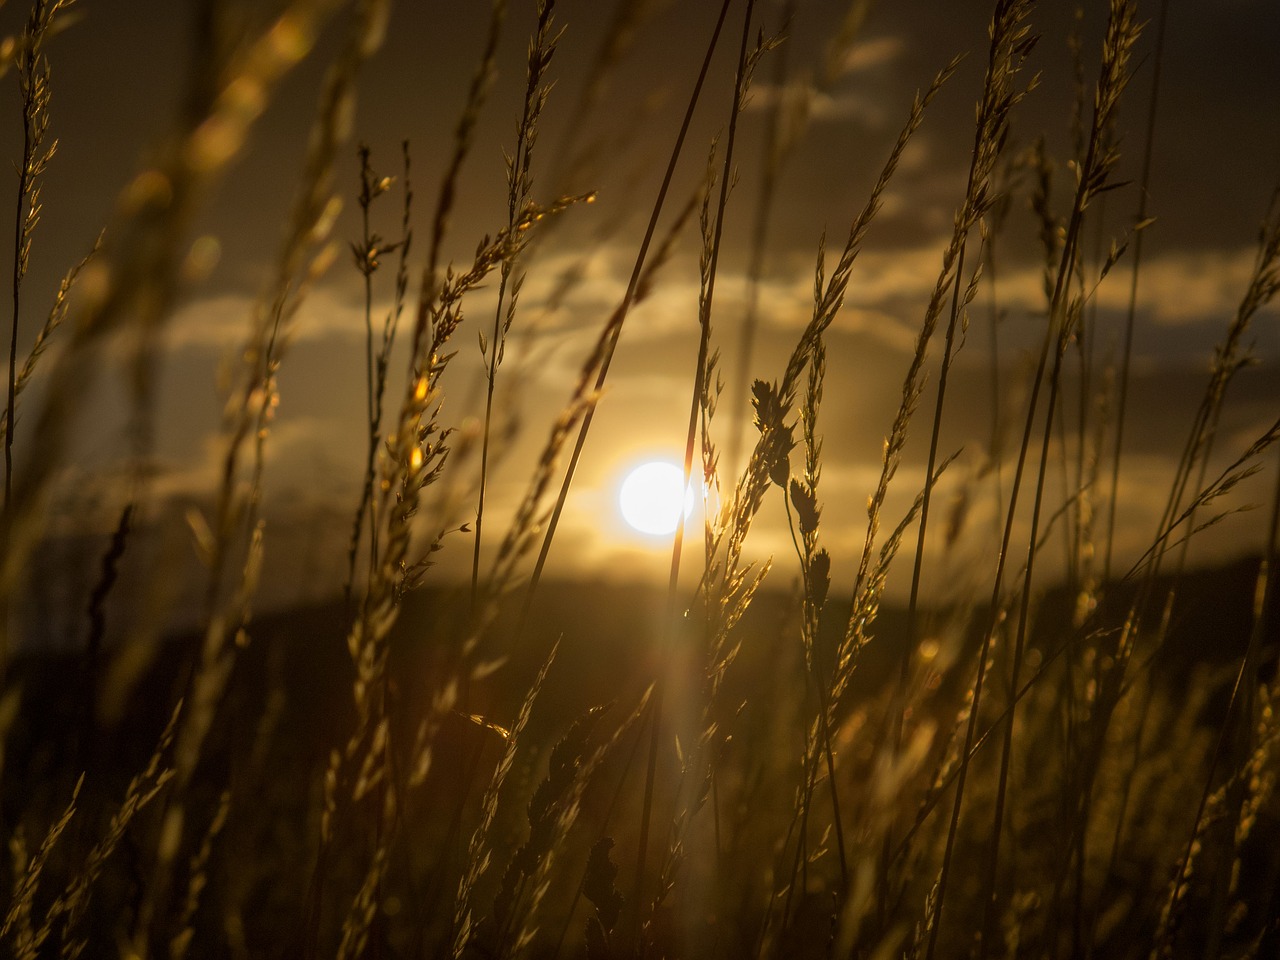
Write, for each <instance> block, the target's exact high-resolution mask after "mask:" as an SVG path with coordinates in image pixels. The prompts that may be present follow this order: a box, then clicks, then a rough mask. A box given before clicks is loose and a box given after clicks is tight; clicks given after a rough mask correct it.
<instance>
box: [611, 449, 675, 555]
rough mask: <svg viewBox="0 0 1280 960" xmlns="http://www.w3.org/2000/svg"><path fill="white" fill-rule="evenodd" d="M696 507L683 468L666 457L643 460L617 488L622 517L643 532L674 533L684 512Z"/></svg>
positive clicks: (653, 534) (655, 534)
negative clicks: (663, 458) (685, 482)
mask: <svg viewBox="0 0 1280 960" xmlns="http://www.w3.org/2000/svg"><path fill="white" fill-rule="evenodd" d="M682 507H683V513H684V515H685V516H686V517H687V516H688V515H689V513H690V512H691V511H692V510H693V491H692V490H690V489H688V488H686V487H685V485H684V471H683V470H681V469H680V468H679V467H677V466H676V465H675V464H674V463H671V462H669V461H666V460H651V461H649V462H648V463H642V464H641V465H640V466H638V467H636V468H635V469H634V470H632V471H631V472H630V473H628V474H627V477H626V479H625V480H623V481H622V486H621V487H620V488H619V489H618V509H619V510H621V511H622V519H624V520H626V521H627V523H628V524H629V525H630V526H631V527H632V528H633V529H635V530H638V531H639V532H640V533H647V534H649V535H651V536H655V537H657V536H664V535H666V534H669V533H674V532H675V529H676V525H677V524H678V523H679V522H680V515H681V512H682Z"/></svg>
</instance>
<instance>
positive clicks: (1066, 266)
mask: <svg viewBox="0 0 1280 960" xmlns="http://www.w3.org/2000/svg"><path fill="white" fill-rule="evenodd" d="M1136 36H1137V30H1136V27H1135V26H1134V24H1133V22H1132V9H1131V7H1130V5H1129V4H1128V3H1127V2H1126V0H1113V3H1112V10H1111V17H1110V21H1109V23H1108V27H1107V43H1106V47H1105V52H1106V55H1105V56H1104V57H1103V62H1102V66H1101V70H1100V74H1101V75H1100V78H1099V81H1098V89H1097V95H1096V100H1095V115H1094V122H1093V124H1092V125H1091V128H1090V132H1089V140H1088V144H1087V146H1086V149H1085V152H1084V159H1083V162H1082V164H1081V167H1080V170H1081V173H1080V178H1079V183H1078V185H1077V188H1076V193H1075V199H1074V202H1073V203H1072V210H1071V217H1070V220H1069V221H1068V225H1067V230H1066V235H1065V238H1064V241H1063V246H1062V250H1061V254H1060V260H1059V262H1058V270H1057V277H1056V280H1055V282H1054V285H1053V289H1052V293H1051V296H1050V298H1049V323H1048V325H1047V326H1046V328H1045V336H1044V340H1043V342H1042V344H1041V349H1040V357H1039V360H1038V362H1037V365H1036V372H1035V376H1034V378H1033V380H1032V388H1031V396H1030V397H1029V399H1028V403H1027V415H1026V421H1025V424H1024V427H1023V433H1022V442H1021V444H1020V445H1019V449H1018V461H1017V467H1016V469H1015V473H1014V478H1013V486H1012V489H1011V491H1010V495H1009V507H1008V510H1007V512H1006V514H1005V526H1004V533H1003V535H1002V537H1001V544H1000V550H999V553H998V554H997V561H996V572H995V578H994V583H993V585H992V595H991V601H990V606H989V610H990V616H989V618H988V622H987V626H986V629H985V631H984V635H983V639H982V647H981V650H980V652H979V659H978V670H977V677H976V679H975V681H974V688H973V699H972V703H971V705H970V708H969V710H970V712H969V718H968V723H967V725H966V730H965V741H964V749H963V751H962V754H961V756H962V760H961V766H960V769H959V772H958V776H957V778H956V789H955V800H954V803H953V805H952V811H951V819H950V822H949V824H948V827H947V839H946V846H945V848H944V852H943V859H942V868H941V871H940V872H939V877H938V892H937V898H936V906H935V908H934V916H933V922H932V925H931V928H930V931H929V942H928V947H927V950H926V953H925V960H932V958H933V955H934V951H935V949H936V947H937V940H938V931H939V929H940V927H941V920H942V911H943V908H944V906H945V904H946V890H947V882H948V879H949V875H950V868H951V860H952V854H953V852H954V849H955V841H956V836H957V833H958V830H959V824H960V810H961V805H962V803H963V800H964V788H965V781H966V778H967V775H968V768H969V761H968V755H969V751H970V748H971V747H972V744H973V739H974V735H975V733H976V729H977V723H978V713H979V709H980V706H981V703H982V690H983V685H984V680H985V678H986V669H987V658H988V656H989V654H990V650H991V643H992V639H993V637H994V635H995V631H996V629H997V626H998V623H997V621H996V617H997V615H998V611H999V610H1000V595H1001V593H1002V592H1003V581H1004V569H1005V563H1006V560H1007V558H1008V552H1009V546H1010V543H1011V540H1012V536H1013V525H1014V520H1015V518H1016V514H1017V504H1018V495H1019V493H1020V491H1021V487H1022V479H1023V472H1024V470H1025V467H1026V460H1027V456H1028V454H1029V452H1030V446H1031V435H1032V431H1033V429H1034V426H1035V421H1036V412H1037V406H1038V403H1039V399H1040V391H1041V388H1042V386H1043V385H1044V379H1045V373H1046V368H1047V366H1048V359H1049V350H1050V348H1051V346H1052V345H1053V344H1054V342H1055V341H1057V343H1058V354H1056V355H1055V362H1054V371H1055V379H1056V371H1057V370H1058V369H1059V366H1058V365H1059V362H1060V358H1059V356H1058V355H1060V354H1061V352H1062V351H1063V350H1064V349H1065V346H1066V340H1067V336H1068V333H1069V329H1070V328H1069V324H1070V316H1069V311H1068V307H1067V304H1066V294H1067V290H1068V287H1069V282H1070V278H1071V276H1072V274H1073V271H1074V268H1075V264H1076V251H1077V247H1078V244H1079V237H1080V232H1081V229H1082V227H1083V222H1084V210H1085V207H1086V205H1087V203H1088V199H1089V197H1090V196H1091V195H1093V194H1095V193H1097V192H1099V191H1100V190H1101V189H1102V188H1103V187H1104V186H1106V183H1107V174H1108V172H1109V170H1110V168H1111V166H1113V165H1114V162H1115V156H1114V154H1113V153H1112V152H1111V151H1108V150H1104V148H1103V146H1102V143H1101V137H1102V130H1103V129H1105V127H1106V125H1107V124H1106V118H1107V114H1108V112H1110V111H1114V109H1115V107H1116V105H1117V104H1118V102H1119V96H1120V93H1121V91H1122V90H1123V88H1124V81H1125V76H1126V75H1125V68H1126V66H1127V61H1128V55H1129V51H1130V49H1131V47H1132V43H1133V41H1134V40H1135V39H1136ZM1056 392H1057V385H1056V383H1054V384H1053V385H1052V386H1051V400H1050V406H1051V408H1052V406H1053V404H1054V402H1055V401H1054V400H1053V399H1052V397H1055V396H1056ZM1050 412H1052V409H1051V410H1050ZM1051 427H1052V423H1051V420H1050V421H1046V427H1045V429H1046V431H1048V430H1050V429H1051ZM1046 435H1047V434H1046ZM1046 443H1047V441H1046ZM1043 486H1044V483H1043V478H1041V480H1040V483H1039V485H1038V489H1037V501H1039V498H1040V496H1041V494H1042V492H1043ZM1036 519H1037V520H1038V510H1037V513H1036ZM1036 536H1037V532H1036V529H1035V528H1034V527H1033V529H1032V531H1031V535H1030V537H1029V541H1028V543H1029V546H1028V550H1029V552H1030V556H1029V559H1028V568H1030V566H1031V563H1030V557H1031V556H1034V549H1035V543H1036ZM1021 629H1023V627H1022V626H1020V630H1021ZM1015 688H1016V679H1015ZM1012 721H1013V713H1012V712H1010V714H1009V720H1008V721H1007V725H1006V736H1011V735H1012V733H1011V731H1012ZM1000 789H1001V790H1003V789H1005V786H1004V778H1002V780H1001V786H1000ZM999 812H1000V813H1001V815H1002V814H1003V809H1002V808H1001V809H1000V811H999ZM999 839H1000V826H999V825H997V826H996V828H995V830H994V836H993V838H992V848H993V849H992V853H991V856H990V863H991V864H992V866H990V867H989V869H988V882H989V878H990V876H991V875H992V873H993V872H994V869H995V867H994V864H995V863H996V860H997V857H998V853H999ZM987 895H988V896H990V895H991V891H990V890H988V893H987ZM985 939H986V938H984V941H985Z"/></svg>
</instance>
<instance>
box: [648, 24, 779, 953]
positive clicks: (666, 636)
mask: <svg viewBox="0 0 1280 960" xmlns="http://www.w3.org/2000/svg"><path fill="white" fill-rule="evenodd" d="M754 9H755V0H747V4H746V10H745V11H744V12H743V17H742V39H741V43H740V46H739V49H738V68H737V74H736V77H735V80H734V87H733V105H732V109H731V111H730V114H729V133H728V136H727V138H726V140H725V157H724V172H723V173H722V175H721V178H720V196H719V199H718V200H717V203H716V222H715V232H714V236H713V237H712V241H711V257H710V263H709V265H708V267H707V279H706V290H705V293H704V294H703V297H702V303H701V309H700V310H699V313H700V317H699V321H700V324H699V325H700V335H699V337H698V361H697V367H696V369H695V373H694V381H693V389H692V390H691V398H690V402H689V423H688V428H687V430H686V433H685V447H684V480H683V485H682V487H681V489H687V488H688V486H689V484H690V483H691V482H692V477H693V457H694V451H695V448H696V446H697V440H698V422H699V413H700V412H701V409H702V407H701V404H702V397H703V384H704V382H705V380H706V376H707V358H708V356H709V354H710V348H711V309H712V304H713V302H714V299H715V287H716V271H717V267H718V266H719V261H720V241H721V237H722V236H723V233H724V215H725V209H726V207H727V206H728V203H729V189H730V187H731V186H732V184H733V148H734V142H735V140H736V137H737V130H738V114H739V112H740V111H741V109H742V97H743V90H744V86H745V82H746V73H747V45H748V42H749V40H750V36H751V15H752V13H753V11H754ZM725 10H726V11H727V5H726V7H725ZM722 22H723V17H722V18H721V23H722ZM719 27H720V25H719V23H718V24H717V29H716V32H717V35H718V34H719ZM684 531H685V517H684V514H683V512H681V513H680V516H679V522H678V523H677V524H676V529H675V536H674V538H673V540H672V544H671V565H670V570H669V573H668V577H667V602H666V613H665V616H664V617H663V621H662V631H663V639H662V641H661V646H660V651H659V659H658V676H657V678H656V680H655V690H654V708H653V715H652V719H651V725H650V728H649V761H648V766H647V768H646V771H645V784H644V804H643V806H642V808H641V814H640V841H639V849H638V851H637V853H636V880H635V888H634V889H635V894H634V899H635V905H636V934H637V936H636V941H635V946H636V954H637V955H638V956H643V954H644V944H643V941H642V938H641V937H640V935H639V934H640V919H641V917H643V915H644V914H643V911H642V909H641V905H642V900H643V894H644V874H645V860H646V857H647V854H648V841H649V827H650V820H651V818H652V814H653V788H654V780H655V778H656V774H657V762H658V744H659V740H660V737H661V731H662V700H663V693H664V687H665V686H666V673H667V663H668V660H669V657H670V650H671V645H672V641H673V637H672V633H673V631H674V628H675V621H676V614H677V609H678V607H679V583H680V558H681V553H682V551H683V548H684Z"/></svg>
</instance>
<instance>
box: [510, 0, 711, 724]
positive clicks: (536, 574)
mask: <svg viewBox="0 0 1280 960" xmlns="http://www.w3.org/2000/svg"><path fill="white" fill-rule="evenodd" d="M730 3H731V0H723V2H722V4H721V8H720V15H719V18H718V19H717V20H716V25H715V30H714V31H713V32H712V35H711V40H710V42H709V43H708V44H707V50H706V54H705V55H704V57H703V61H702V68H701V70H700V72H699V74H698V79H697V82H696V83H695V84H694V88H693V93H692V94H691V95H690V97H689V103H688V106H687V107H686V108H685V114H684V119H683V120H682V121H681V124H680V131H679V133H678V134H677V135H676V141H675V144H674V146H673V147H672V150H671V156H670V158H669V159H668V161H667V169H666V172H665V173H664V175H663V178H662V185H661V186H660V187H659V188H658V196H657V198H656V199H655V200H654V204H653V210H652V212H651V213H650V215H649V223H648V225H647V226H646V227H645V232H644V238H643V239H642V240H641V242H640V249H639V250H638V251H637V252H636V260H635V264H634V265H633V267H632V270H631V277H630V279H629V280H628V281H627V289H626V292H625V293H624V294H623V297H622V302H621V303H619V304H618V306H617V308H616V309H615V310H614V312H613V315H612V316H610V318H609V323H608V326H607V327H606V329H605V331H604V333H603V335H602V338H601V344H600V357H599V361H598V363H599V366H598V370H597V372H596V376H595V382H594V387H593V393H594V394H596V395H598V394H599V393H600V391H601V390H602V389H603V388H604V384H605V380H606V378H607V377H608V374H609V367H610V364H611V363H612V361H613V355H614V351H615V350H616V348H617V345H618V338H619V336H620V335H621V333H622V327H623V324H624V323H625V321H626V318H627V314H628V313H629V312H630V309H631V307H632V306H633V305H634V304H635V302H636V300H637V299H638V298H639V295H640V293H641V291H642V289H643V286H644V283H643V281H644V280H646V279H647V276H648V274H647V272H646V270H645V260H646V258H647V256H648V253H649V247H650V245H651V244H652V242H653V237H654V233H655V232H656V231H657V226H658V218H659V216H660V215H661V213H662V208H663V205H664V204H665V202H666V198H667V193H668V192H669V190H670V188H671V181H672V179H673V178H674V176H675V169H676V163H677V161H678V160H679V159H680V154H681V152H682V150H683V149H684V141H685V137H686V136H687V134H688V132H689V126H690V124H691V123H692V122H693V113H694V109H695V108H696V107H697V104H698V100H699V98H700V97H701V95H702V87H703V84H704V83H705V82H706V79H707V73H708V71H709V70H710V67H711V58H712V55H713V54H714V53H715V48H716V46H717V44H718V43H719V40H720V31H721V28H722V27H723V26H724V21H725V18H726V17H727V16H728V13H729V5H730ZM689 209H690V210H691V209H692V208H691V207H690V208H689ZM594 415H595V406H594V404H593V405H590V406H588V407H587V410H586V412H585V414H584V415H583V417H582V422H581V423H580V424H579V425H578V435H577V439H576V440H575V442H574V447H573V452H572V453H571V454H570V457H569V464H568V466H567V467H566V469H565V475H564V479H563V481H562V482H561V485H560V492H559V494H558V495H557V497H556V502H555V506H554V507H553V508H552V511H551V515H550V517H549V518H548V520H547V525H546V532H545V533H544V534H543V538H542V547H541V549H540V550H539V551H538V559H537V560H536V561H535V563H534V568H533V572H532V574H531V575H530V578H529V585H528V587H527V588H526V589H525V596H524V602H523V604H522V607H521V613H520V620H519V625H518V626H517V631H516V632H517V634H520V633H523V627H524V625H525V624H526V623H527V622H528V618H529V613H530V611H531V609H532V606H533V599H534V596H535V595H536V594H537V590H538V584H539V583H540V582H541V581H542V571H543V569H544V567H545V566H546V562H547V556H548V555H549V554H550V552H551V543H552V540H553V539H554V538H555V533H556V528H557V526H558V525H559V523H560V516H561V514H562V513H563V512H564V505H565V502H566V501H567V500H568V497H569V488H570V486H571V485H572V483H573V477H574V474H575V472H576V470H577V466H578V461H579V460H580V459H581V457H582V448H583V447H584V446H585V445H586V442H587V434H588V433H589V432H590V429H591V422H592V420H593V418H594ZM658 696H659V695H658V694H655V699H657V697H658Z"/></svg>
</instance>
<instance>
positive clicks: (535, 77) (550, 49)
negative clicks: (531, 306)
mask: <svg viewBox="0 0 1280 960" xmlns="http://www.w3.org/2000/svg"><path fill="white" fill-rule="evenodd" d="M554 7H555V0H542V2H540V3H539V4H538V29H537V32H536V33H535V35H534V41H533V43H532V44H531V45H530V48H529V61H528V80H527V82H526V84H525V95H524V106H523V108H522V111H521V114H520V123H519V125H518V126H517V128H516V152H515V156H514V157H511V158H510V160H509V166H508V169H507V227H508V229H510V228H512V227H514V225H515V222H516V218H517V217H518V216H519V215H520V210H521V208H522V207H523V206H524V204H525V203H527V202H528V200H529V197H530V194H531V192H532V178H531V176H530V173H529V164H530V160H531V158H532V154H533V146H534V141H535V139H536V137H537V129H538V118H539V116H540V114H541V112H542V107H543V105H544V104H545V103H546V99H547V95H548V93H549V92H550V90H549V89H548V88H547V87H544V86H543V76H544V74H545V72H546V69H547V67H548V66H549V65H550V63H551V58H552V56H553V55H554V53H555V48H556V42H557V41H558V40H559V34H558V33H552V32H551V25H552V10H553V9H554ZM514 269H515V261H514V258H513V259H511V260H504V261H503V263H502V270H501V274H500V277H499V280H498V302H497V304H496V306H495V307H494V310H493V334H492V337H491V339H490V340H489V343H488V348H489V349H488V353H489V356H488V358H487V359H488V367H487V369H486V371H485V399H484V426H483V431H482V437H481V441H480V480H479V491H478V492H477V494H476V526H475V538H474V541H473V546H472V553H471V616H472V619H473V620H474V619H475V617H476V615H477V608H478V605H479V600H480V548H481V545H482V543H483V540H484V501H485V493H486V491H487V490H488V485H489V448H490V445H491V442H492V432H493V395H494V388H495V386H496V385H497V380H498V366H499V364H501V363H502V355H503V348H504V346H505V342H506V335H507V328H509V327H510V325H511V321H512V319H513V316H514V311H515V308H516V297H517V296H518V293H519V287H520V280H519V279H518V278H517V280H516V282H515V285H514V288H513V290H512V293H511V302H510V305H509V306H508V307H507V310H506V321H505V323H504V321H503V314H504V310H503V308H504V306H506V305H507V288H508V285H509V284H510V282H511V274H512V272H513V270H514ZM481 345H482V347H483V346H484V343H483V340H482V341H481Z"/></svg>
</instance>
